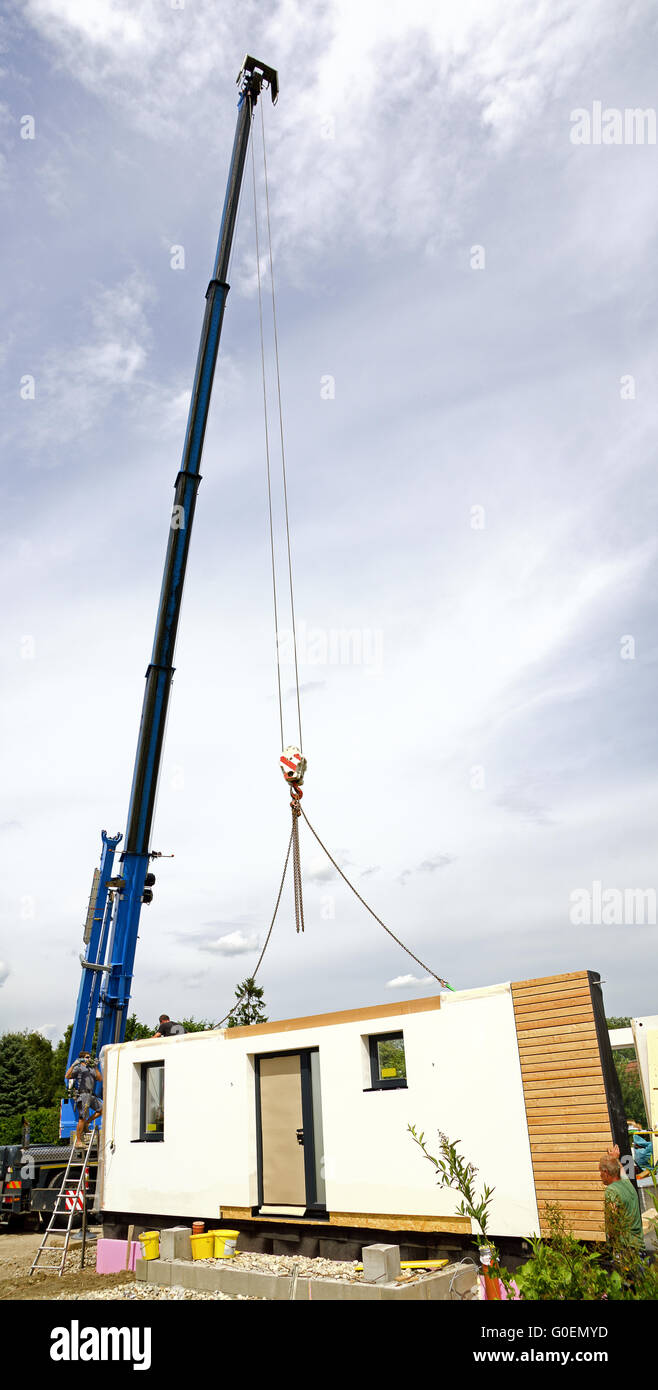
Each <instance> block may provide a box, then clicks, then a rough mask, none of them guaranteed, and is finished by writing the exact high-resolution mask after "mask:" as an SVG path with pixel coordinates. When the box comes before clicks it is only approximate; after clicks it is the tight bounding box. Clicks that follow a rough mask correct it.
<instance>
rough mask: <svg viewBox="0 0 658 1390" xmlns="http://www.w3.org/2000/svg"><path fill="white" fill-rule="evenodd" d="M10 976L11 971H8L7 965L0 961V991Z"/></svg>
mask: <svg viewBox="0 0 658 1390" xmlns="http://www.w3.org/2000/svg"><path fill="white" fill-rule="evenodd" d="M10 975H11V970H10V969H9V966H8V965H5V962H4V961H3V960H0V989H1V988H2V986H3V985H4V984H5V982H6V981H7V980H8V979H9V976H10Z"/></svg>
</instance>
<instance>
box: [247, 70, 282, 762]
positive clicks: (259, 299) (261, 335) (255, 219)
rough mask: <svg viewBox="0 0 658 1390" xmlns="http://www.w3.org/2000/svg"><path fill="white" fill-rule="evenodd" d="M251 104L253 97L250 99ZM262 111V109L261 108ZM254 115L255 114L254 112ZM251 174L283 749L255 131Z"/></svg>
mask: <svg viewBox="0 0 658 1390" xmlns="http://www.w3.org/2000/svg"><path fill="white" fill-rule="evenodd" d="M249 102H250V104H251V97H250V98H249ZM261 110H262V108H261ZM252 115H253V112H252ZM251 173H252V181H253V189H254V226H255V229H256V277H257V282H258V324H259V329H260V360H261V375H262V380H263V420H264V425H265V463H266V471H267V503H268V510H269V522H270V552H271V557H272V594H273V599H274V640H275V646H276V679H277V689H278V693H279V725H280V729H281V747H282V748H283V745H284V742H285V740H284V737H283V699H282V696H281V662H280V659H279V610H278V603H277V595H276V562H275V557H274V523H273V519H272V473H271V467H270V430H269V420H268V414H267V381H266V375H265V339H264V334H263V298H262V290H261V282H260V243H259V238H258V200H257V197H256V160H255V156H254V140H253V130H252V138H251Z"/></svg>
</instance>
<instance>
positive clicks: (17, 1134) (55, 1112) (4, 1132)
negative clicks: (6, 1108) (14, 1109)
mask: <svg viewBox="0 0 658 1390" xmlns="http://www.w3.org/2000/svg"><path fill="white" fill-rule="evenodd" d="M23 1114H25V1115H27V1119H28V1123H29V1126H30V1143H31V1144H57V1143H58V1141H59V1105H51V1106H46V1105H41V1106H39V1107H38V1108H37V1109H36V1110H26V1111H23V1112H22V1114H21V1115H9V1116H8V1117H7V1118H5V1119H3V1120H0V1144H20V1142H21V1138H22V1135H21V1119H22V1115H23Z"/></svg>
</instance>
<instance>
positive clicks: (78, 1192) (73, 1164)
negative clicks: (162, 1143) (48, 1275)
mask: <svg viewBox="0 0 658 1390" xmlns="http://www.w3.org/2000/svg"><path fill="white" fill-rule="evenodd" d="M97 1138H98V1130H97V1129H95V1128H92V1130H91V1133H90V1136H89V1142H88V1144H87V1147H86V1150H85V1153H84V1157H83V1158H77V1159H76V1157H75V1153H76V1149H77V1148H80V1149H81V1148H82V1145H76V1144H72V1145H71V1152H70V1154H69V1161H68V1163H67V1165H66V1172H65V1173H64V1177H63V1178H62V1185H61V1187H60V1189H59V1192H58V1194H57V1198H56V1201H55V1205H54V1207H53V1212H52V1216H51V1218H50V1223H49V1225H48V1228H47V1230H46V1232H45V1235H44V1237H43V1240H42V1242H41V1245H40V1246H39V1249H38V1250H37V1253H36V1255H35V1257H34V1260H33V1261H32V1266H31V1268H30V1271H29V1272H30V1274H34V1271H35V1269H36V1268H37V1265H39V1261H40V1260H41V1256H42V1255H43V1253H44V1251H46V1250H47V1251H48V1254H52V1255H54V1254H55V1253H57V1255H60V1253H61V1258H60V1259H56V1260H47V1261H44V1262H42V1263H41V1264H40V1265H39V1268H40V1269H56V1270H57V1272H58V1275H59V1277H60V1278H61V1276H62V1274H63V1273H64V1265H65V1264H66V1256H67V1255H68V1250H69V1242H70V1239H71V1231H72V1230H73V1223H74V1221H75V1218H76V1215H77V1213H78V1211H79V1210H80V1208H79V1206H78V1203H79V1201H80V1199H82V1210H83V1220H84V1215H85V1213H86V1204H87V1166H88V1163H89V1158H90V1155H91V1150H92V1147H93V1145H94V1143H95V1142H96V1140H97ZM77 1168H79V1169H80V1172H79V1175H78V1177H77V1180H76V1177H75V1170H76V1169H77ZM67 1203H70V1207H69V1206H68V1205H67ZM58 1220H63V1221H65V1222H66V1225H65V1226H58V1225H57V1221H58ZM56 1236H57V1237H61V1236H63V1237H64V1245H63V1246H60V1245H54V1244H51V1245H50V1246H49V1245H48V1242H49V1241H51V1242H52V1241H53V1240H54V1238H55V1237H56Z"/></svg>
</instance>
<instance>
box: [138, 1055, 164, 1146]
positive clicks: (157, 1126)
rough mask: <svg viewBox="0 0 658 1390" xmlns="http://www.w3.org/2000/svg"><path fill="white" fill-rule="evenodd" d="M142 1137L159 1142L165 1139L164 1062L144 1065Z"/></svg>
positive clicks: (144, 1139)
mask: <svg viewBox="0 0 658 1390" xmlns="http://www.w3.org/2000/svg"><path fill="white" fill-rule="evenodd" d="M141 1102H142V1103H141V1125H140V1131H141V1132H140V1139H141V1140H142V1141H143V1142H146V1143H154V1142H155V1143H157V1142H158V1140H160V1141H161V1140H163V1139H164V1062H145V1063H144V1066H143V1067H142V1096H141Z"/></svg>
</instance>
